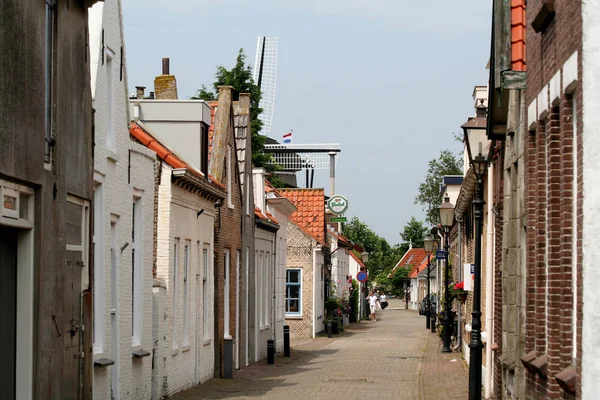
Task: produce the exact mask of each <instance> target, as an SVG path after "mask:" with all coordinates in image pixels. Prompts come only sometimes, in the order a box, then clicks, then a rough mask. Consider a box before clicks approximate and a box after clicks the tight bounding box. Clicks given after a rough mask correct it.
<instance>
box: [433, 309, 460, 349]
mask: <svg viewBox="0 0 600 400" xmlns="http://www.w3.org/2000/svg"><path fill="white" fill-rule="evenodd" d="M444 313H445V311H442V312H441V313H439V314H438V320H439V321H440V322H439V324H438V326H437V329H438V335H439V336H440V344H439V346H438V350H441V348H442V346H443V345H444ZM450 313H451V314H450V318H452V319H451V324H450V328H451V331H450V348H451V349H452V350H453V351H460V343H459V342H458V319H457V318H456V312H454V311H450Z"/></svg>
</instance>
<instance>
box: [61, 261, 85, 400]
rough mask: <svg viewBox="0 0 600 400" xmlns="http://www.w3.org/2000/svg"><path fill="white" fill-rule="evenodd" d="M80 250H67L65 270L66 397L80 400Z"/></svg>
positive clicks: (64, 362) (81, 262) (63, 392)
mask: <svg viewBox="0 0 600 400" xmlns="http://www.w3.org/2000/svg"><path fill="white" fill-rule="evenodd" d="M82 266H83V260H82V254H81V252H80V251H67V261H66V265H65V270H64V278H65V280H64V285H65V292H64V293H65V318H64V332H65V333H64V334H63V338H64V342H63V344H64V359H63V382H62V399H63V400H67V399H69V400H70V399H79V398H80V394H81V387H80V382H81V359H82V349H81V339H82V337H81V334H82V326H81V269H82Z"/></svg>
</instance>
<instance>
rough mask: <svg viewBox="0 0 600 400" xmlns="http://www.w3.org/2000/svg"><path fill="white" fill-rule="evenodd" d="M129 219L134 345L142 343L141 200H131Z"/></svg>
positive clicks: (132, 333)
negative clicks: (131, 208)
mask: <svg viewBox="0 0 600 400" xmlns="http://www.w3.org/2000/svg"><path fill="white" fill-rule="evenodd" d="M131 215H132V217H131V293H132V295H131V321H132V323H131V336H132V341H133V344H134V345H139V344H141V343H142V313H143V306H142V303H143V301H144V299H143V297H142V296H143V294H142V293H143V291H142V287H143V285H142V281H143V278H142V268H141V267H140V258H141V257H142V254H144V252H143V250H142V240H141V238H140V234H141V232H142V229H141V225H142V199H140V198H134V199H133V210H132V214H131ZM136 254H137V257H136Z"/></svg>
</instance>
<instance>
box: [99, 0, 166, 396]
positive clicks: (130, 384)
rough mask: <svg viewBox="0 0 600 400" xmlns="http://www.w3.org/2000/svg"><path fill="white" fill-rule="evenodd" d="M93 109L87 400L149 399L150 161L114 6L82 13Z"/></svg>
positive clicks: (116, 3) (117, 7) (151, 156)
mask: <svg viewBox="0 0 600 400" xmlns="http://www.w3.org/2000/svg"><path fill="white" fill-rule="evenodd" d="M89 32H90V44H89V48H90V59H91V62H90V63H91V88H92V105H93V107H94V110H95V113H94V121H95V135H94V143H95V146H94V212H93V221H94V223H93V245H94V247H93V248H94V266H95V268H94V296H93V305H94V324H93V337H94V345H93V347H94V385H93V389H94V398H110V397H111V396H112V398H115V399H119V398H130V399H134V398H148V397H150V395H151V375H152V369H151V367H152V360H151V358H150V357H148V356H150V354H151V353H150V352H151V351H152V347H153V344H152V282H153V275H152V266H153V257H152V249H153V233H152V232H153V229H152V228H153V222H154V162H155V159H156V154H155V153H154V152H153V151H151V150H149V149H148V148H146V147H145V146H143V145H140V144H139V143H135V142H133V141H132V140H130V136H129V107H128V99H127V73H126V68H125V65H126V64H125V59H124V58H125V54H124V42H123V23H122V17H121V2H120V1H112V2H106V3H97V4H95V5H94V6H93V7H91V8H90V9H89Z"/></svg>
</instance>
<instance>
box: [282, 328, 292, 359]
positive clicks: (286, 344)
mask: <svg viewBox="0 0 600 400" xmlns="http://www.w3.org/2000/svg"><path fill="white" fill-rule="evenodd" d="M283 355H284V356H286V357H289V356H290V326H289V325H284V326H283Z"/></svg>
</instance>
